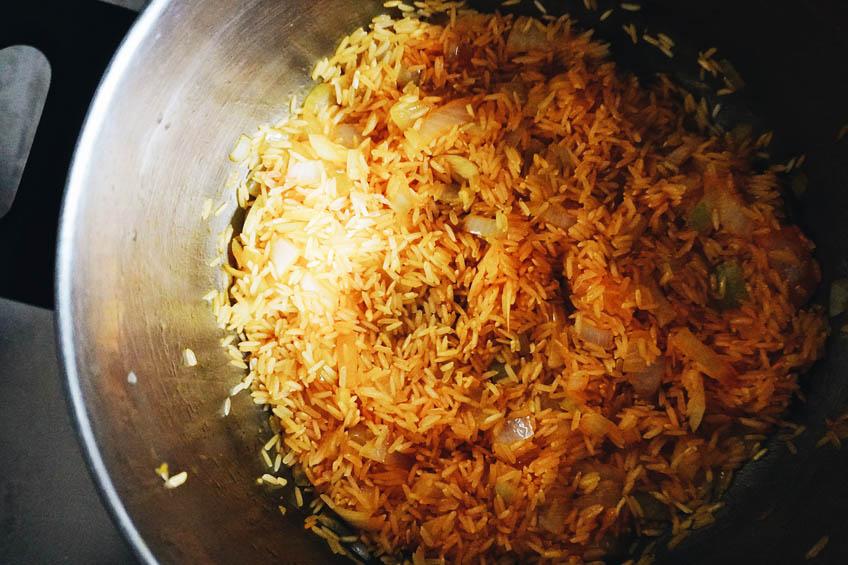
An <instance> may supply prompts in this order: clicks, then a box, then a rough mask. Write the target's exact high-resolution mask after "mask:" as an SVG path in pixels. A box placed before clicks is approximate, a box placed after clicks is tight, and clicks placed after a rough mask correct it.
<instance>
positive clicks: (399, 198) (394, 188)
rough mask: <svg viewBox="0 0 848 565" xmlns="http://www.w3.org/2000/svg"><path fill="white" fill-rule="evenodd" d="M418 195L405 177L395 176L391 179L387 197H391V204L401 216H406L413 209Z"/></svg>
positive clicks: (387, 188)
mask: <svg viewBox="0 0 848 565" xmlns="http://www.w3.org/2000/svg"><path fill="white" fill-rule="evenodd" d="M417 196H418V195H417V194H416V193H415V191H414V190H412V189H411V188H409V185H408V184H407V183H406V181H405V180H404V179H403V178H401V177H398V176H393V177H392V178H391V179H389V183H388V186H387V187H386V197H387V198H388V199H389V206H391V207H392V210H394V212H395V214H397V216H398V217H399V218H404V219H405V218H406V216H407V215H408V214H409V211H410V210H412V207H413V205H414V204H415V200H416V198H417Z"/></svg>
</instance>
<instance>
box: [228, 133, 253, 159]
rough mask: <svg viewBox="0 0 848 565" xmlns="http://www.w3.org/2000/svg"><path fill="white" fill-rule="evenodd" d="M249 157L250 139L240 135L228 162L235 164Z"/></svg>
mask: <svg viewBox="0 0 848 565" xmlns="http://www.w3.org/2000/svg"><path fill="white" fill-rule="evenodd" d="M248 155H250V138H249V137H247V136H246V135H244V134H242V135H240V136H239V138H238V141H237V142H236V146H235V147H234V148H233V150H232V152H231V153H230V161H234V162H236V163H238V162H240V161H243V160H245V159H246V158H247V156H248Z"/></svg>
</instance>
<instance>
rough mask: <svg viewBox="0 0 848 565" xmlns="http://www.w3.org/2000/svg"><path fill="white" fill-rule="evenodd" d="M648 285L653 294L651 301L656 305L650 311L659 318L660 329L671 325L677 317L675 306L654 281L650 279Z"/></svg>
mask: <svg viewBox="0 0 848 565" xmlns="http://www.w3.org/2000/svg"><path fill="white" fill-rule="evenodd" d="M646 285H647V287H648V291H649V292H650V294H651V300H652V301H653V303H654V305H653V307H650V308H648V310H649V311H650V312H652V313H653V314H654V316H656V317H657V323H659V325H660V327H663V326H666V325H668V324H670V323H671V322H672V321H673V320H674V319H675V318H676V317H677V311H676V310H675V309H674V306H672V305H671V302H669V301H668V299H667V298H666V297H665V294H664V293H663V291H662V289H660V286H659V285H658V284H657V282H656V281H655V280H654V279H652V278H649V279H648V280H647V281H646Z"/></svg>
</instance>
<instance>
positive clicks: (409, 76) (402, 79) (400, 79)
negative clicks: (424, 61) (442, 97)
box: [397, 65, 424, 88]
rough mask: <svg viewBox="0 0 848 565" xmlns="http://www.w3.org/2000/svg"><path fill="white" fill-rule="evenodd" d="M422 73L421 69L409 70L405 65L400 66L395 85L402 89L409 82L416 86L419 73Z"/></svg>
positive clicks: (419, 76) (419, 78) (419, 77)
mask: <svg viewBox="0 0 848 565" xmlns="http://www.w3.org/2000/svg"><path fill="white" fill-rule="evenodd" d="M423 71H424V69H422V68H421V67H418V68H416V69H410V68H409V67H407V66H406V65H403V66H401V68H400V71H399V72H398V76H397V84H398V86H399V87H401V88H403V87H404V86H406V85H407V84H409V83H410V82H411V83H413V84H418V81H419V80H421V73H422V72H423Z"/></svg>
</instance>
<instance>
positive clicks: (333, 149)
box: [309, 133, 347, 163]
mask: <svg viewBox="0 0 848 565" xmlns="http://www.w3.org/2000/svg"><path fill="white" fill-rule="evenodd" d="M309 144H310V145H311V146H312V149H314V150H315V154H316V155H318V157H320V158H321V159H324V160H325V161H330V162H332V163H346V162H347V149H346V148H344V147H343V146H341V145H339V144H338V143H333V142H332V141H330V140H329V139H328V138H327V136H325V135H320V134H317V133H310V134H309Z"/></svg>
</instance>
